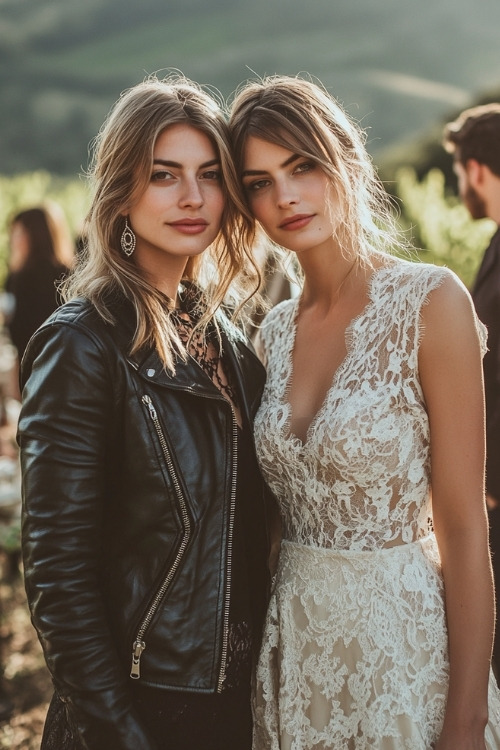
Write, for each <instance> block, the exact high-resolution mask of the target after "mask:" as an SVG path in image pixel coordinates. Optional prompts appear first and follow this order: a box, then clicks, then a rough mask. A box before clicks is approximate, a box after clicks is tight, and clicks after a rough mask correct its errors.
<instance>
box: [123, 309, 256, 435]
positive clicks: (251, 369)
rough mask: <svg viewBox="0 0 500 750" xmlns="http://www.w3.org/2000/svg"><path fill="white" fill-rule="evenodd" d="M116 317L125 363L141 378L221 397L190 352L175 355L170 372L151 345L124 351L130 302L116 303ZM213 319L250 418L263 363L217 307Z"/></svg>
mask: <svg viewBox="0 0 500 750" xmlns="http://www.w3.org/2000/svg"><path fill="white" fill-rule="evenodd" d="M117 320H119V325H118V326H117V327H116V329H115V336H116V340H117V344H118V346H119V347H120V349H121V350H122V352H123V354H124V356H125V357H126V359H127V361H128V362H129V364H130V365H131V366H132V367H133V368H134V369H135V370H136V371H137V372H138V373H139V375H140V376H141V377H142V378H144V380H146V381H148V382H150V383H155V384H156V385H158V386H162V387H166V388H169V389H173V390H182V391H187V392H189V393H192V394H193V395H196V396H204V397H207V398H224V397H223V396H222V395H221V394H220V392H219V391H218V390H217V388H216V387H215V385H214V384H213V383H212V382H211V380H210V378H209V377H208V376H207V375H206V373H204V372H203V370H202V369H201V367H200V366H199V365H198V363H197V362H196V361H195V360H194V359H193V358H192V357H191V356H188V358H187V360H186V361H183V360H182V359H181V358H180V357H176V362H175V373H174V374H172V373H170V372H168V371H167V370H165V368H164V366H163V363H162V362H161V360H160V358H159V356H158V354H157V352H156V350H155V349H153V348H148V349H145V350H142V351H141V352H137V353H136V354H134V355H133V356H130V355H129V354H128V351H129V349H130V342H131V340H132V338H133V335H134V331H135V311H134V308H133V306H132V305H131V304H130V303H127V302H125V301H124V304H123V306H120V312H119V316H118V315H117ZM217 322H218V325H219V329H220V334H221V340H222V350H223V353H224V357H225V360H226V362H227V366H228V367H229V368H231V371H232V374H233V377H234V381H235V386H236V389H237V392H238V397H239V400H240V403H241V407H242V410H243V412H244V413H245V415H246V417H247V418H248V419H249V420H250V421H252V420H253V417H254V416H255V412H256V411H257V408H258V406H259V403H260V398H261V396H262V391H263V388H264V383H265V379H266V375H265V369H264V366H263V365H262V363H261V362H260V360H259V359H258V357H257V355H256V354H255V352H254V350H253V347H252V346H251V344H249V343H248V342H247V341H246V339H245V338H244V337H243V335H242V334H241V333H240V331H239V330H238V329H237V328H236V326H234V325H233V324H232V323H231V322H230V321H229V320H228V318H227V316H226V315H225V314H224V313H223V312H222V311H221V310H219V311H218V313H217Z"/></svg>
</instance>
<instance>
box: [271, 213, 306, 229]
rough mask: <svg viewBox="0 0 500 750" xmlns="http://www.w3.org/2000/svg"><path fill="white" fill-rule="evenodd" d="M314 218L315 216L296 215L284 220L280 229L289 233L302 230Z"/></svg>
mask: <svg viewBox="0 0 500 750" xmlns="http://www.w3.org/2000/svg"><path fill="white" fill-rule="evenodd" d="M313 218H314V214H295V216H289V217H288V218H286V219H284V220H283V221H282V222H281V224H280V225H279V228H280V229H285V230H287V231H294V230H295V229H302V228H303V227H305V226H307V224H309V222H310V221H312V219H313Z"/></svg>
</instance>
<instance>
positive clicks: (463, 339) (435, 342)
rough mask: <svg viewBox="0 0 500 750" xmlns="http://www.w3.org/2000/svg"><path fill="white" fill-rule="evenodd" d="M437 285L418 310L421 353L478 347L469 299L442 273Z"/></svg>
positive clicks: (455, 279) (464, 290)
mask: <svg viewBox="0 0 500 750" xmlns="http://www.w3.org/2000/svg"><path fill="white" fill-rule="evenodd" d="M442 271H443V273H442V275H441V279H440V283H439V284H438V285H437V286H436V287H435V288H434V289H433V290H432V291H431V292H430V293H429V295H428V298H427V300H426V304H425V305H424V306H423V308H422V342H421V349H422V352H423V353H424V354H425V351H426V350H427V349H430V350H432V349H433V348H434V347H439V348H440V349H441V351H442V352H443V353H445V352H447V351H448V352H450V351H451V350H457V349H459V350H462V351H463V350H464V349H468V350H469V351H472V349H475V348H476V347H477V348H479V347H480V329H479V324H478V320H477V316H476V313H475V310H474V304H473V302H472V298H471V296H470V294H469V292H468V290H467V288H466V287H465V285H464V284H463V283H462V281H461V280H460V279H459V278H458V276H457V275H456V274H454V273H453V272H452V271H449V270H448V269H442Z"/></svg>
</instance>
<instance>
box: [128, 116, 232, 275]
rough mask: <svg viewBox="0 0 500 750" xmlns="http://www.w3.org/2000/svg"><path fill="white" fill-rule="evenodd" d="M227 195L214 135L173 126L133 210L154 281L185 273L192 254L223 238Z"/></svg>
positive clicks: (141, 255)
mask: <svg viewBox="0 0 500 750" xmlns="http://www.w3.org/2000/svg"><path fill="white" fill-rule="evenodd" d="M223 210H224V195H223V191H222V184H221V170H220V159H219V156H218V154H217V152H216V150H215V148H214V146H213V144H212V142H211V140H210V139H209V138H208V136H206V135H205V134H204V133H202V132H201V131H200V130H197V129H196V128H193V127H192V126H191V125H183V124H179V125H172V126H171V127H169V128H167V129H166V130H164V131H163V132H162V133H161V134H160V136H159V137H158V139H157V141H156V144H155V147H154V153H153V167H152V173H151V177H150V181H149V185H148V186H147V188H146V190H145V191H144V193H143V194H142V195H141V197H140V198H139V199H138V200H137V201H136V202H135V203H134V205H133V206H132V207H131V208H130V209H129V211H128V212H127V213H128V218H129V224H130V226H131V228H132V230H133V231H134V233H135V235H136V239H137V244H136V248H135V251H134V258H135V261H136V263H137V264H138V265H139V267H140V268H142V270H143V271H144V272H145V274H146V276H147V277H148V278H149V280H150V281H151V282H152V283H153V284H155V285H156V286H158V287H159V288H162V287H164V286H165V284H164V280H165V278H167V279H168V277H171V278H172V279H175V278H177V277H179V274H180V275H182V272H183V270H184V268H185V265H186V263H187V260H188V258H189V257H190V256H194V255H199V254H200V253H202V252H203V251H204V250H206V248H207V247H208V246H209V245H210V244H211V243H212V242H213V241H214V240H215V238H216V237H217V235H218V233H219V230H220V225H221V219H222V213H223Z"/></svg>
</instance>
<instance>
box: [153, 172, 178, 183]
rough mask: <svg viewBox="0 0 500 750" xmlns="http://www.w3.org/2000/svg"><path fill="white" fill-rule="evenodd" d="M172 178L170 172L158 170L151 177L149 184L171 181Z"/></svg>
mask: <svg viewBox="0 0 500 750" xmlns="http://www.w3.org/2000/svg"><path fill="white" fill-rule="evenodd" d="M173 176H174V175H173V174H172V172H169V171H167V170H166V169H159V170H158V171H157V172H153V174H152V175H151V182H166V181H167V180H171V179H173Z"/></svg>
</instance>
